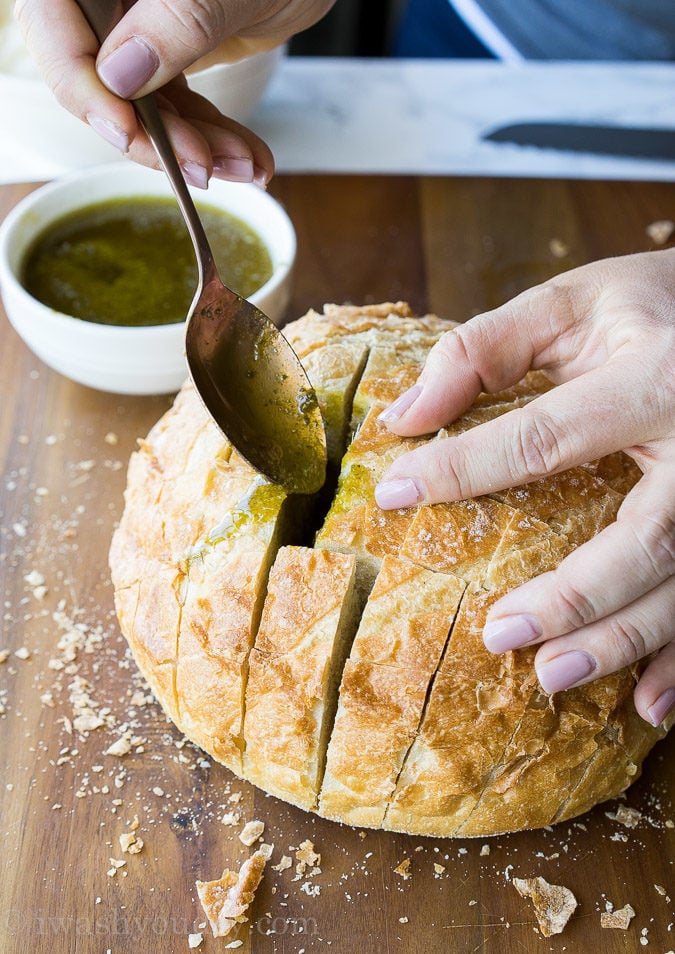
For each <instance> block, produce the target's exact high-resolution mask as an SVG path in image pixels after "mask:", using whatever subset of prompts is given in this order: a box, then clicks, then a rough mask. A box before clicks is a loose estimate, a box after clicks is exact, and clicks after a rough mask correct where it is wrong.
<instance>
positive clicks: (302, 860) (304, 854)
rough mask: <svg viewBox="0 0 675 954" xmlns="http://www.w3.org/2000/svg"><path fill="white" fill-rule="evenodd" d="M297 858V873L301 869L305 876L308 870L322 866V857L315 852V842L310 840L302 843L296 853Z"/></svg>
mask: <svg viewBox="0 0 675 954" xmlns="http://www.w3.org/2000/svg"><path fill="white" fill-rule="evenodd" d="M295 857H296V858H297V860H298V864H297V865H296V871H298V870H299V869H301V870H300V873H301V874H304V873H305V871H306V870H307V868H315V867H317V866H318V865H320V864H321V855H320V854H319V853H318V852H317V851H315V850H314V842H312V841H310V840H309V839H305V841H303V842H301V843H300V847H299V848H298V849H297V851H296V852H295Z"/></svg>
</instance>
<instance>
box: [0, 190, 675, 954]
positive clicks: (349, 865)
mask: <svg viewBox="0 0 675 954" xmlns="http://www.w3.org/2000/svg"><path fill="white" fill-rule="evenodd" d="M31 188H32V186H11V187H5V188H2V189H0V216H3V215H5V214H6V213H7V211H8V210H9V209H10V208H11V207H12V206H13V204H14V203H15V202H16V201H18V199H19V198H20V197H21V196H22V195H24V194H26V193H27V192H28V191H29V190H30V189H31ZM271 191H272V192H273V193H274V194H275V195H276V196H277V197H278V198H280V199H281V200H282V202H284V203H285V205H286V207H287V209H288V211H289V213H290V215H291V217H292V219H293V221H294V223H295V226H296V229H297V231H298V240H299V254H298V265H297V271H296V277H295V291H294V297H293V301H292V306H291V308H290V310H289V316H290V317H295V316H298V315H300V314H301V313H303V312H304V311H305V310H306V309H307V308H309V307H310V306H316V307H320V306H321V305H322V304H323V303H324V302H326V301H336V302H345V301H351V302H354V303H362V302H376V301H380V300H386V299H394V300H395V299H398V298H403V299H407V300H408V301H410V303H411V305H412V306H413V307H414V308H415V309H416V310H420V311H422V310H427V309H430V310H435V311H437V312H438V313H440V314H443V315H445V316H447V317H449V318H453V319H455V320H465V319H466V318H467V317H469V316H470V315H472V314H475V313H477V312H479V311H482V310H484V309H486V308H489V307H492V306H494V305H496V304H498V303H500V302H502V301H504V300H505V299H506V298H508V297H510V296H512V295H514V294H516V293H517V292H519V291H521V290H522V289H524V288H526V287H528V286H529V285H532V284H534V283H536V282H538V281H541V280H543V279H546V278H548V277H549V276H551V275H554V274H556V273H557V272H560V271H562V270H565V269H568V268H570V267H573V266H575V265H577V264H581V263H583V262H586V261H589V260H591V259H594V258H598V257H602V256H607V255H616V254H622V253H628V252H633V251H640V250H643V249H650V248H654V247H655V246H654V243H653V241H652V240H651V239H650V238H649V236H648V234H647V232H646V228H647V226H649V225H650V223H652V222H654V221H656V220H659V219H673V218H675V200H674V196H673V190H672V186H670V185H667V184H656V183H629V184H626V183H620V182H613V183H611V182H561V181H528V180H515V179H514V180H491V179H443V178H429V179H416V178H399V177H390V178H388V177H329V176H320V177H307V176H287V177H284V176H281V177H279V178H277V179H276V180H275V182H274V184H273V187H272V189H271ZM0 362H1V364H2V382H3V387H2V396H3V407H2V414H1V415H0V452H1V454H2V460H3V471H4V473H3V478H2V485H1V487H0V495H1V496H0V500H1V504H0V511H1V514H2V520H1V530H0V533H1V536H0V574H1V576H2V592H3V600H4V605H3V617H2V637H1V638H0V650H3V649H7V650H9V651H10V655H9V656H8V657H7V658H6V659H5V661H4V662H3V663H2V664H0V708H1V710H2V711H1V714H0V765H1V775H0V777H1V779H2V782H1V784H0V800H1V801H0V831H1V833H2V863H1V870H2V877H1V878H0V952H1V954H15V952H21V954H24V952H26V951H30V952H36V954H41V952H49V954H61V952H77V954H105V952H107V951H111V952H115V954H117V952H123V954H126V952H129V954H132V952H133V954H151V952H153V954H154V952H157V951H161V952H166V954H173V952H184V951H187V950H188V949H189V948H188V935H190V934H193V933H197V932H201V933H203V941H202V943H201V945H200V947H199V948H198V950H200V951H204V952H216V951H224V950H227V949H234V948H232V947H230V948H228V947H227V944H228V941H230V940H231V939H227V940H214V939H213V938H212V937H211V936H210V932H209V929H208V928H204V927H200V925H202V924H203V923H204V917H203V914H202V911H201V908H200V907H199V904H198V902H197V899H196V892H195V887H194V884H195V881H196V880H197V879H202V880H209V879H213V878H216V877H218V876H219V875H220V874H221V872H222V870H223V868H225V867H231V868H237V867H238V866H239V865H240V864H241V862H242V861H243V860H244V859H245V858H246V857H247V856H248V855H249V854H250V851H251V849H249V848H246V847H245V846H244V845H243V844H242V843H241V842H240V841H239V838H238V834H239V832H240V831H241V828H242V827H243V824H244V822H246V821H250V820H253V819H259V820H261V821H263V822H264V823H265V832H264V836H263V837H264V840H265V841H267V842H268V843H273V844H274V846H275V847H274V857H273V859H272V864H273V865H275V864H278V863H279V861H280V859H281V858H282V856H283V855H286V856H288V857H289V858H290V859H291V861H292V864H291V866H290V867H289V868H287V869H286V870H273V869H271V868H268V871H267V873H266V875H265V878H264V880H263V883H262V884H261V886H260V889H259V891H258V894H257V896H256V899H255V902H254V904H253V907H252V909H251V910H250V915H251V917H250V921H249V922H248V923H247V924H246V925H244V926H243V927H242V928H241V929H240V930H238V932H236V933H235V934H234V935H233V936H232V937H233V938H234V939H236V940H241V942H242V943H241V944H240V945H239V950H242V951H244V952H246V951H251V952H254V954H272V952H275V954H276V952H278V954H282V952H284V954H285V952H288V954H301V952H306V954H309V952H323V954H361V952H364V951H376V952H388V954H404V952H405V954H407V952H410V954H427V952H430V954H436V952H446V951H447V952H457V954H473V952H494V954H510V952H514V954H516V952H518V954H521V952H545V951H554V952H562V951H571V952H580V954H586V952H587V951H594V950H599V951H603V952H606V954H614V952H626V951H627V952H636V951H640V950H642V949H643V948H646V949H647V950H648V951H654V952H655V954H666V952H667V951H670V950H671V949H675V916H674V914H673V903H672V901H671V900H669V899H670V898H674V897H675V879H674V878H673V860H674V855H675V852H674V850H673V849H674V843H675V839H674V838H673V835H674V819H675V811H674V809H673V797H674V794H675V791H674V785H673V754H674V752H675V738H673V737H672V736H671V737H670V738H669V739H667V740H666V741H664V742H663V743H661V744H660V745H659V746H658V747H657V748H656V749H655V750H654V752H653V753H652V755H651V756H650V758H649V759H648V761H647V764H646V766H645V771H644V774H643V776H642V778H641V779H640V780H639V781H638V782H637V783H636V784H635V785H634V786H633V788H632V789H631V790H630V791H629V792H628V794H627V797H626V799H625V802H614V803H609V804H607V805H603V806H599V807H598V808H597V809H596V810H594V811H593V812H591V813H589V814H588V815H586V816H584V817H582V818H580V819H578V820H576V821H574V822H570V823H565V824H562V825H559V826H557V827H556V828H554V829H552V830H546V831H537V832H526V833H520V834H516V835H510V836H504V837H497V838H492V839H478V840H457V841H452V840H442V839H424V838H414V837H407V836H402V835H392V834H389V833H376V832H370V831H367V830H354V829H350V828H345V827H342V826H339V825H336V824H333V823H330V822H326V821H323V820H321V819H318V818H315V817H312V816H309V815H306V814H304V813H303V812H302V811H300V810H297V809H295V808H292V807H289V806H286V805H284V804H283V803H281V802H279V801H277V800H276V799H274V798H271V797H267V796H265V795H264V794H262V793H261V792H259V791H257V790H255V789H254V788H253V787H252V786H251V785H249V784H246V783H243V782H240V781H238V780H237V779H236V778H234V777H233V776H232V775H231V774H230V773H229V772H228V771H227V770H225V769H224V768H222V767H220V766H218V765H215V764H213V763H212V762H211V760H209V759H207V758H205V757H203V756H202V755H201V754H200V752H199V751H198V750H196V749H195V748H194V747H193V746H192V745H191V744H190V743H185V742H184V740H183V739H182V738H181V736H180V735H179V733H178V732H177V731H176V730H175V729H174V728H173V727H172V726H171V725H170V724H169V723H168V722H167V721H166V719H165V718H164V716H163V715H162V713H161V711H160V710H159V708H158V706H157V705H156V703H155V702H154V701H153V700H152V697H151V696H150V694H149V693H148V691H147V689H145V687H144V685H143V683H142V681H141V680H140V678H139V676H138V674H137V672H136V669H135V666H134V663H133V661H132V660H131V659H130V658H129V656H128V654H127V652H126V649H125V644H124V642H123V640H122V638H121V637H120V635H119V631H118V628H117V625H116V620H115V617H114V613H113V608H112V591H111V586H110V583H109V579H108V570H107V562H106V561H107V548H108V544H109V540H110V536H111V532H112V529H113V526H114V524H115V521H116V520H117V519H118V518H119V516H120V513H121V508H122V491H123V488H124V483H125V468H126V463H127V460H128V457H129V454H130V453H131V451H132V450H133V448H134V446H135V442H136V439H137V438H138V437H140V436H143V435H145V433H146V432H147V431H148V430H149V428H150V427H151V425H152V424H153V423H154V421H155V420H156V419H157V418H158V417H159V416H160V415H161V413H162V412H163V411H164V410H165V408H167V407H168V405H169V403H170V398H167V397H156V398H125V397H119V396H115V395H110V394H104V393H100V392H96V391H93V390H89V389H87V388H84V387H80V386H79V385H76V384H73V383H71V382H70V381H67V380H66V379H64V378H62V377H60V376H58V375H56V374H54V373H52V372H51V371H49V370H48V369H47V368H45V367H44V366H43V365H42V364H41V363H40V362H39V361H38V360H37V359H36V358H34V357H33V355H32V354H31V353H30V352H29V351H28V350H27V349H26V348H25V346H24V345H23V344H22V342H21V341H20V340H19V339H18V337H17V336H16V335H15V334H14V332H13V331H12V329H11V328H10V327H9V325H8V324H7V322H6V321H2V322H1V323H0ZM118 739H125V740H127V741H128V743H129V749H130V750H129V752H128V753H127V754H121V755H120V754H117V755H115V754H110V753H108V752H107V750H108V749H109V747H110V746H111V744H112V743H114V742H115V741H116V740H118ZM122 748H123V749H124V748H126V742H125V743H124V744H123V746H122ZM619 804H626V805H628V806H630V807H632V808H634V809H636V810H637V811H638V812H639V814H638V815H636V816H635V823H636V827H633V828H630V827H626V825H625V824H623V823H622V822H621V821H620V820H618V819H617V818H616V817H614V818H612V817H610V816H612V815H613V816H616V813H617V807H618V805H619ZM136 819H137V822H136ZM223 819H225V822H233V823H232V824H226V823H224V822H223ZM136 824H137V826H138V827H136ZM130 831H134V832H135V835H136V837H137V838H140V839H141V840H142V841H143V847H142V850H141V851H140V852H139V853H136V854H131V853H123V852H122V850H121V846H120V840H119V838H120V835H121V834H124V833H126V832H130ZM305 842H311V843H312V845H313V846H314V850H315V851H316V852H318V853H320V855H321V862H320V865H319V867H320V871H319V870H318V869H317V867H316V866H309V867H307V868H306V869H305V870H304V871H302V870H300V871H298V870H296V865H297V864H298V856H297V852H298V850H301V846H302V845H303V843H305ZM301 857H302V855H301ZM111 859H113V860H112V861H111ZM406 860H409V862H410V864H409V867H408V869H407V877H406V876H405V875H404V874H400V873H397V872H396V869H397V868H398V867H399V866H400V864H401V862H404V861H406ZM122 862H123V864H121V863H122ZM301 867H302V866H301ZM404 867H405V866H404ZM537 875H541V876H543V877H544V878H546V879H547V880H548V881H549V882H552V883H555V884H562V885H566V886H567V887H569V888H570V889H571V890H572V891H573V892H574V894H575V895H576V897H577V900H578V901H579V907H578V909H577V912H576V914H575V915H574V917H573V918H572V920H571V921H570V922H569V924H568V926H567V928H566V929H565V932H564V933H563V934H562V935H559V936H556V937H552V938H549V939H545V938H543V937H542V936H541V934H540V933H538V931H537V922H536V919H535V917H534V914H533V909H532V906H531V904H530V902H529V901H526V900H525V899H523V898H521V897H520V896H519V895H518V894H517V893H516V891H515V889H514V887H513V884H512V878H513V877H514V876H517V877H525V878H527V877H533V876H537ZM627 903H628V904H630V905H632V907H633V908H634V910H635V912H636V914H635V917H634V918H633V920H632V921H631V923H630V927H629V928H628V930H626V931H622V930H608V929H602V928H601V926H600V912H602V911H604V910H605V909H606V906H607V905H613V906H614V907H616V908H621V907H623V906H624V905H625V904H627Z"/></svg>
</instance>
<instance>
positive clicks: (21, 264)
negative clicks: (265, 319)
mask: <svg viewBox="0 0 675 954" xmlns="http://www.w3.org/2000/svg"><path fill="white" fill-rule="evenodd" d="M191 191H193V190H191ZM193 198H194V199H195V202H196V203H197V206H198V208H199V211H200V214H201V216H202V221H203V222H204V227H205V229H206V232H207V234H208V236H209V239H210V242H211V244H212V247H213V250H214V256H215V258H216V263H217V265H218V269H219V271H220V274H221V277H222V279H223V281H224V282H225V284H227V285H229V286H230V287H231V288H233V289H234V290H235V291H236V292H238V293H239V294H240V295H242V296H243V297H244V298H248V299H249V300H250V301H252V302H253V303H254V304H256V305H257V306H258V307H259V308H260V309H262V311H264V312H265V314H267V315H268V316H269V317H270V318H271V319H272V321H274V322H275V323H277V324H278V323H280V322H281V321H282V320H283V318H284V316H285V311H286V308H287V305H288V300H289V296H290V283H291V276H292V269H293V263H294V260H295V251H296V238H295V231H294V229H293V225H292V223H291V221H290V219H289V217H288V215H287V214H286V212H285V211H284V209H283V208H282V206H281V205H280V204H279V203H278V202H277V201H276V200H275V199H274V198H272V196H270V195H268V194H267V193H266V192H263V191H262V190H260V189H258V188H257V187H256V186H253V185H250V184H247V183H232V182H225V181H221V180H213V181H212V182H211V184H210V185H209V189H208V191H206V192H202V191H201V190H194V191H193ZM196 286H197V266H196V261H195V256H194V252H193V249H192V243H191V241H190V238H189V235H188V233H187V230H186V227H185V225H184V223H183V220H182V218H181V215H180V213H179V211H178V207H177V205H176V202H175V200H174V198H173V194H172V192H171V188H170V186H169V183H168V181H167V179H166V177H165V176H164V174H163V173H160V172H156V171H155V170H152V169H147V168H145V167H142V166H137V165H135V164H131V163H129V164H128V165H127V164H125V163H112V164H110V165H103V166H95V167H92V168H90V169H87V170H83V171H79V172H77V173H73V174H71V175H68V176H64V177H63V178H60V179H56V180H54V181H53V182H51V183H49V184H47V185H46V186H42V187H41V188H38V189H36V190H35V191H34V192H32V193H30V194H29V195H28V196H27V197H26V198H25V199H23V200H22V201H21V202H19V204H18V205H17V206H15V208H14V209H13V210H12V211H11V212H10V214H9V215H8V216H7V218H6V219H5V221H4V223H3V224H2V226H1V227H0V292H1V294H2V298H3V303H4V306H5V311H6V312H7V317H8V318H9V320H10V322H11V324H12V325H13V326H14V328H15V330H16V331H17V332H18V334H19V335H20V336H21V337H22V338H23V340H24V341H25V343H26V344H27V345H28V346H29V347H30V348H31V349H32V350H33V351H34V352H35V354H36V355H37V356H38V357H39V358H40V359H41V360H42V361H44V363H45V364H47V365H49V367H51V368H53V369H54V370H56V371H58V372H60V373H61V374H64V375H65V376H66V377H69V378H71V379H72V380H74V381H77V382H78V383H80V384H84V385H87V386H89V387H93V388H97V389H99V390H104V391H111V392H114V393H118V394H165V393H171V392H173V391H176V390H178V388H179V387H180V386H181V384H182V383H183V381H184V380H185V378H186V377H187V365H186V362H185V348H184V334H185V318H186V315H187V314H188V311H189V307H190V303H191V301H192V298H193V295H194V293H195V289H196Z"/></svg>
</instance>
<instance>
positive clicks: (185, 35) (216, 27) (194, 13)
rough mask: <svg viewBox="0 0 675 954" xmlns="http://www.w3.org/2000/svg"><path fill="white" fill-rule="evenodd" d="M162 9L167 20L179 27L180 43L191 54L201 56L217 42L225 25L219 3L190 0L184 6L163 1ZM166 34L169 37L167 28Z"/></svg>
mask: <svg viewBox="0 0 675 954" xmlns="http://www.w3.org/2000/svg"><path fill="white" fill-rule="evenodd" d="M163 7H164V9H165V11H166V14H167V18H170V19H171V20H173V21H174V22H175V23H177V25H178V26H179V28H180V33H179V36H180V39H181V42H182V43H183V44H184V45H185V46H186V47H187V48H188V49H189V51H190V52H191V53H195V54H198V55H201V54H202V53H203V52H204V51H205V49H207V48H210V47H212V46H213V45H214V44H215V43H216V42H217V41H218V40H219V38H220V34H221V32H222V30H223V29H224V25H225V17H224V13H223V7H222V6H221V4H220V3H212V2H209V0H192V2H191V3H187V4H186V3H180V2H177V0H164V2H163ZM166 32H167V35H170V32H169V30H168V28H167V30H166Z"/></svg>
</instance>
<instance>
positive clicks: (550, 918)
mask: <svg viewBox="0 0 675 954" xmlns="http://www.w3.org/2000/svg"><path fill="white" fill-rule="evenodd" d="M513 886H514V887H515V889H516V891H517V892H518V894H519V895H520V896H521V897H523V898H530V899H531V901H532V904H533V905H534V913H535V914H536V916H537V921H538V922H539V928H540V930H541V933H542V934H543V935H544V937H551V936H552V935H553V934H561V933H562V931H563V930H564V928H565V925H566V924H567V922H568V921H569V919H570V917H571V916H572V914H573V913H574V911H575V910H576V907H577V899H576V898H575V897H574V895H573V894H572V892H571V891H570V889H569V888H566V887H564V885H561V884H549V883H548V881H545V880H544V878H541V877H538V878H514V879H513Z"/></svg>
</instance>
